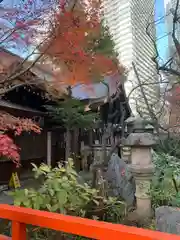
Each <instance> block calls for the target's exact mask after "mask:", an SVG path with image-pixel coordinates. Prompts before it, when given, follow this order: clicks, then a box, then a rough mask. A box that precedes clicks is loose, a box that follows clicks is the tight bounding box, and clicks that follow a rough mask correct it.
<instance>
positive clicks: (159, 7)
mask: <svg viewBox="0 0 180 240" xmlns="http://www.w3.org/2000/svg"><path fill="white" fill-rule="evenodd" d="M29 1H30V0H29ZM31 1H33V0H31ZM35 1H36V7H37V5H38V4H37V3H39V4H40V3H41V4H42V1H41V0H35ZM147 1H148V0H147ZM164 1H169V0H155V3H156V8H155V19H156V33H157V44H158V50H159V55H160V57H161V59H163V60H165V59H166V54H167V44H168V43H167V37H164V35H165V34H166V30H165V22H164V18H163V19H162V21H160V22H159V21H158V19H160V18H162V17H163V16H164V14H165V13H164ZM12 2H13V5H14V4H15V3H16V4H15V6H18V4H17V3H20V2H21V4H22V7H23V9H25V8H24V4H26V2H27V0H4V1H3V2H2V3H1V4H2V6H8V5H9V7H10V6H11V7H12ZM27 10H28V9H27ZM1 21H2V20H1ZM0 23H1V22H0ZM16 48H17V47H16V46H15V48H14V46H13V49H12V46H11V47H10V49H12V50H13V52H14V53H16V51H18V52H20V53H21V56H24V57H25V55H26V54H27V52H26V51H25V52H24V51H23V49H24V48H21V49H19V48H18V49H17V50H16ZM15 50H16V51H15ZM22 51H23V52H22ZM31 51H32V50H31Z"/></svg>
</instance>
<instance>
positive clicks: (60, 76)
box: [40, 0, 124, 86]
mask: <svg viewBox="0 0 180 240" xmlns="http://www.w3.org/2000/svg"><path fill="white" fill-rule="evenodd" d="M65 6H66V5H65V1H64V0H61V2H60V11H59V12H58V13H57V12H55V13H54V15H53V16H52V19H53V24H51V28H50V29H49V30H48V31H49V37H48V38H47V40H46V41H45V42H44V44H43V45H42V46H41V48H40V51H41V53H44V54H45V55H46V56H48V58H49V59H51V60H52V62H53V64H54V65H56V66H57V69H58V67H59V66H60V67H59V70H56V71H54V75H55V77H56V79H57V80H58V81H57V82H60V83H62V82H64V83H66V84H68V85H71V86H72V85H74V84H77V83H91V82H93V81H95V80H98V81H101V80H102V78H104V77H105V76H108V75H112V74H114V73H115V72H117V71H118V72H119V73H123V72H124V67H123V66H122V65H120V64H119V63H118V61H117V58H116V56H112V55H107V54H104V53H103V52H100V51H98V46H100V44H101V42H102V41H103V37H106V36H107V34H108V32H107V31H106V36H105V35H104V36H103V35H102V30H104V29H103V28H102V19H101V3H100V1H99V0H88V1H83V0H82V1H80V0H79V1H76V5H75V4H74V5H73V6H72V5H70V6H69V5H68V7H65Z"/></svg>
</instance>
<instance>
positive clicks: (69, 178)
mask: <svg viewBox="0 0 180 240" xmlns="http://www.w3.org/2000/svg"><path fill="white" fill-rule="evenodd" d="M33 166H34V169H33V171H34V173H35V178H37V179H39V178H41V180H42V185H41V186H40V188H39V189H38V191H37V190H35V189H32V188H31V189H23V190H15V191H14V192H12V193H11V195H12V196H13V197H14V204H15V205H18V206H24V207H30V208H34V209H39V210H46V211H50V212H57V213H62V214H69V215H75V216H81V217H89V218H93V219H99V218H100V217H99V216H98V214H99V213H101V214H100V216H103V220H112V217H113V214H114V216H115V214H116V219H118V221H120V219H122V218H123V217H124V215H125V214H126V205H125V204H124V203H123V202H120V201H117V199H115V198H101V197H100V196H99V195H98V191H97V190H96V189H93V188H91V187H90V186H89V185H88V184H87V183H84V184H80V183H79V182H78V175H77V173H76V171H75V170H74V168H73V160H72V159H69V161H68V162H67V164H66V166H65V167H63V166H62V165H60V164H59V165H58V167H56V168H51V167H50V166H47V165H45V164H41V166H40V167H37V166H36V165H33ZM101 203H103V204H101ZM101 206H103V208H101ZM113 209H114V210H115V209H116V213H115V212H113V211H112V210H113ZM117 215H118V217H117ZM101 219H102V218H101ZM29 231H30V233H31V234H32V233H33V236H34V237H35V239H51V238H46V237H47V236H50V235H53V234H55V235H56V234H57V233H53V234H52V232H51V233H49V231H50V230H49V231H47V230H42V229H40V228H37V229H36V230H34V229H32V228H31V227H30V228H29ZM49 234H50V235H49ZM40 236H41V237H42V236H43V237H42V238H40ZM68 239H69V238H68Z"/></svg>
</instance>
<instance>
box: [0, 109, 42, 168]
mask: <svg viewBox="0 0 180 240" xmlns="http://www.w3.org/2000/svg"><path fill="white" fill-rule="evenodd" d="M0 131H1V132H0V133H1V134H0V157H5V158H7V159H11V160H12V161H13V162H14V163H16V164H17V166H19V164H20V162H19V160H20V155H19V150H20V149H19V148H18V147H17V146H16V145H15V143H14V142H13V140H12V139H11V138H10V137H9V136H8V134H7V132H8V131H13V132H14V134H15V135H20V134H21V133H22V132H23V131H26V132H28V131H34V132H36V133H40V128H39V126H38V125H36V124H35V123H34V122H33V121H32V120H31V119H26V118H18V117H14V116H12V115H10V114H8V113H5V112H0Z"/></svg>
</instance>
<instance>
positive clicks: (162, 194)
mask: <svg viewBox="0 0 180 240" xmlns="http://www.w3.org/2000/svg"><path fill="white" fill-rule="evenodd" d="M153 162H154V165H155V173H154V177H153V180H152V187H151V195H152V201H153V206H154V207H158V206H161V205H172V202H174V199H175V198H176V196H177V195H179V175H180V162H179V159H177V158H176V157H174V156H170V155H169V154H166V153H162V152H161V153H160V152H158V153H156V152H154V153H153Z"/></svg>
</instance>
